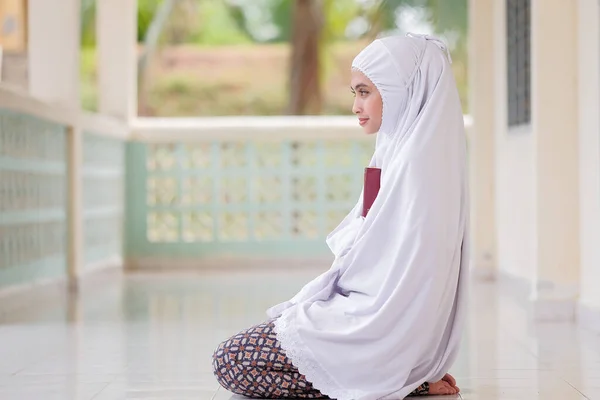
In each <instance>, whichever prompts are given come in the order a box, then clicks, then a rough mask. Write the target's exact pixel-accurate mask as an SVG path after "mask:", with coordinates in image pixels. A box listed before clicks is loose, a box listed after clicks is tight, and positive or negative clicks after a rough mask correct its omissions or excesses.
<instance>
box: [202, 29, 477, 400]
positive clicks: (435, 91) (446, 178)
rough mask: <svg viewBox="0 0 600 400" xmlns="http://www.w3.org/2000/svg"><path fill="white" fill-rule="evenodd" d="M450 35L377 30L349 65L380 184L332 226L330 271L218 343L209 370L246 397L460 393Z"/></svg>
mask: <svg viewBox="0 0 600 400" xmlns="http://www.w3.org/2000/svg"><path fill="white" fill-rule="evenodd" d="M450 63H451V60H450V56H449V53H448V52H447V49H446V48H445V46H444V44H443V43H442V42H440V41H439V40H437V39H434V38H431V37H429V36H425V35H413V34H409V35H407V36H405V37H401V36H392V37H387V38H382V39H378V40H375V41H374V42H373V43H371V44H370V45H369V46H367V47H366V48H365V49H364V50H363V51H362V52H361V53H360V54H359V55H358V56H357V57H356V58H355V59H354V61H353V63H352V67H353V68H352V69H353V71H352V90H353V92H354V93H355V94H356V99H355V102H354V106H353V112H354V114H356V115H357V116H358V118H359V123H360V124H361V125H362V127H363V129H364V130H365V132H366V133H369V134H370V133H377V138H376V146H375V153H374V155H373V157H372V160H371V162H370V165H371V166H375V167H378V168H381V171H382V173H381V188H380V190H379V193H378V195H377V198H376V200H375V202H374V203H373V206H372V207H371V209H370V210H369V212H368V214H367V216H366V217H364V218H363V217H362V196H361V198H360V199H359V201H358V202H357V204H356V206H355V207H354V209H353V210H352V211H351V212H350V213H349V214H348V215H347V216H346V218H344V220H343V221H342V222H341V223H340V225H339V226H338V227H337V228H336V229H335V230H334V231H333V232H332V233H331V234H330V235H329V236H328V238H327V243H328V245H329V247H330V248H331V250H332V252H333V253H334V254H335V261H334V263H333V265H332V267H331V268H330V269H329V270H328V271H327V272H325V273H323V274H322V275H320V276H319V277H317V278H316V279H314V280H313V281H312V282H310V283H309V284H307V285H306V286H305V287H304V288H302V290H301V291H300V292H299V293H298V294H297V295H296V296H294V297H293V298H292V299H291V300H289V301H286V302H285V303H282V304H279V305H277V306H275V307H273V308H271V309H270V310H268V311H267V314H268V316H269V317H270V318H271V319H270V320H269V321H267V322H266V323H264V324H261V325H257V326H255V327H253V328H250V329H249V330H247V331H244V332H241V333H240V334H238V335H236V336H234V337H232V338H231V339H229V340H227V341H225V342H223V343H222V344H221V345H220V346H219V348H218V349H217V350H216V352H215V355H214V364H213V365H214V369H215V375H216V376H217V379H218V380H219V382H220V383H221V385H223V386H224V387H225V388H226V389H228V390H231V391H232V392H235V393H238V394H243V395H246V396H248V397H263V398H279V397H281V398H327V397H329V398H335V399H338V400H375V399H402V398H404V397H406V396H408V395H424V394H456V393H458V391H459V389H458V387H457V386H456V382H455V381H454V378H453V377H451V376H450V375H448V374H447V372H448V370H449V368H450V367H451V365H452V364H453V363H454V361H455V359H456V356H457V352H458V347H459V342H460V340H461V331H462V326H463V323H464V318H465V302H466V299H465V296H466V276H467V271H466V269H467V259H468V254H467V247H468V203H467V196H468V189H467V178H466V176H467V172H466V143H465V133H464V124H463V116H462V110H461V107H460V101H459V97H458V93H457V89H456V84H455V81H454V78H453V75H452V71H451V69H450Z"/></svg>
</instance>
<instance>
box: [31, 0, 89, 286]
mask: <svg viewBox="0 0 600 400" xmlns="http://www.w3.org/2000/svg"><path fill="white" fill-rule="evenodd" d="M28 4H29V6H28V21H29V22H28V27H29V32H28V47H29V49H28V50H29V92H30V93H31V94H32V95H33V96H35V97H38V98H40V99H42V100H44V101H46V102H50V103H56V104H61V105H63V106H65V107H69V108H71V109H75V110H79V109H80V107H81V100H80V97H79V58H80V19H81V18H80V0H62V1H61V2H60V3H59V4H56V2H52V1H47V0H29V3H28ZM81 152H82V150H81V130H80V127H79V126H77V125H72V126H69V127H68V129H67V170H68V173H67V182H68V199H69V202H68V204H67V207H66V208H67V224H68V225H67V226H68V239H67V240H68V244H67V271H66V273H67V278H68V282H69V286H70V287H71V288H73V289H76V288H77V283H78V278H79V275H80V272H81V266H82V262H83V261H82V260H83V239H82V238H83V235H84V232H83V219H82V208H83V204H82V181H81V179H82V178H81Z"/></svg>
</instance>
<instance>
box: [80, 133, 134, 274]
mask: <svg viewBox="0 0 600 400" xmlns="http://www.w3.org/2000/svg"><path fill="white" fill-rule="evenodd" d="M82 175H83V210H84V211H83V223H84V228H83V231H84V237H85V240H84V245H85V248H84V261H85V265H88V266H89V265H93V264H94V263H97V262H102V261H105V260H108V259H111V258H112V259H115V260H116V259H119V258H122V251H123V249H122V248H123V223H124V215H123V209H124V207H123V205H124V202H125V199H124V197H123V191H124V179H125V142H123V141H122V140H119V139H114V138H108V137H105V136H101V135H99V134H96V133H88V132H86V133H85V135H84V137H83V168H82Z"/></svg>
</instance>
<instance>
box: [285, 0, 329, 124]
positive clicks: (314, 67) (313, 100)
mask: <svg viewBox="0 0 600 400" xmlns="http://www.w3.org/2000/svg"><path fill="white" fill-rule="evenodd" d="M292 24H293V25H292V43H291V45H292V54H291V59H290V104H289V108H288V113H289V114H293V115H307V114H312V115H315V114H320V113H321V107H322V94H321V76H320V75H321V70H320V66H321V62H320V57H319V52H320V42H321V32H322V30H323V10H322V0H294V8H293V15H292Z"/></svg>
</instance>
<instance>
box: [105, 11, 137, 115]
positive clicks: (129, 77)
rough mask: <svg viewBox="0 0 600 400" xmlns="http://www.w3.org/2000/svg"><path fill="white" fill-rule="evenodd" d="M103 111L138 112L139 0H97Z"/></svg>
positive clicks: (110, 113) (109, 113) (115, 112)
mask: <svg viewBox="0 0 600 400" xmlns="http://www.w3.org/2000/svg"><path fill="white" fill-rule="evenodd" d="M96 7H97V9H96V10H97V11H96V12H97V14H96V33H97V35H96V36H97V40H98V47H97V49H98V50H97V51H98V88H99V93H98V95H99V99H98V100H99V101H98V104H99V111H100V112H101V113H103V114H108V115H111V116H114V117H119V118H122V119H124V120H125V121H129V120H130V119H131V118H133V117H135V116H136V115H137V43H136V39H137V0H102V1H97V2H96Z"/></svg>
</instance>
